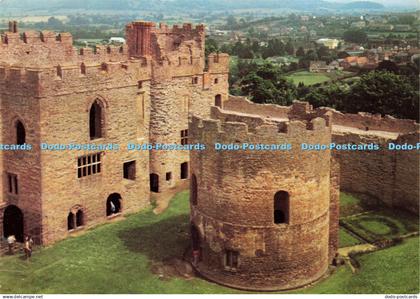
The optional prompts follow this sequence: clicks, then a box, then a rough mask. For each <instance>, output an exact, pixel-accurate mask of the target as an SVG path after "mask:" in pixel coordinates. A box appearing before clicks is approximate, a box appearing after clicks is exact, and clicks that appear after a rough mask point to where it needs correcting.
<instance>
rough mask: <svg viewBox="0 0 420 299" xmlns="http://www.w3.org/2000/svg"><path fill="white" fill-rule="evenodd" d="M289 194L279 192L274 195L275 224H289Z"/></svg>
mask: <svg viewBox="0 0 420 299" xmlns="http://www.w3.org/2000/svg"><path fill="white" fill-rule="evenodd" d="M289 206H290V200H289V193H287V192H286V191H279V192H277V193H276V194H275V195H274V223H276V224H281V223H289Z"/></svg>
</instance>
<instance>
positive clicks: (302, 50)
mask: <svg viewBox="0 0 420 299" xmlns="http://www.w3.org/2000/svg"><path fill="white" fill-rule="evenodd" d="M296 56H297V57H303V56H305V50H304V49H303V47H299V49H297V51H296Z"/></svg>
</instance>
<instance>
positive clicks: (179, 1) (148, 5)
mask: <svg viewBox="0 0 420 299" xmlns="http://www.w3.org/2000/svg"><path fill="white" fill-rule="evenodd" d="M0 6H1V8H4V9H16V8H19V9H21V10H23V11H30V10H57V9H87V10H133V9H134V10H136V9H138V10H149V11H150V10H152V11H168V10H185V11H190V10H203V11H208V10H230V9H252V8H254V9H255V8H271V9H281V8H283V9H294V10H300V11H314V10H319V9H344V10H348V9H359V10H373V9H375V10H376V9H383V8H384V6H383V5H382V4H379V3H376V2H372V1H356V2H351V3H334V2H330V1H325V0H293V1H290V0H240V1H238V0H37V1H34V0H3V1H1V0H0Z"/></svg>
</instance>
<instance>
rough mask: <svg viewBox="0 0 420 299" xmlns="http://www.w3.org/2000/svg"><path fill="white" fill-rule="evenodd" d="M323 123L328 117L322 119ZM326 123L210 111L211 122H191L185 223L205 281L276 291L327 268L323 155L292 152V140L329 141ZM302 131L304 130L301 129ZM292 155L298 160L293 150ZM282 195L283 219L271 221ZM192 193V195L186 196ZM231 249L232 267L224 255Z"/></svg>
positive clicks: (327, 176) (327, 172)
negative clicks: (195, 236) (195, 145)
mask: <svg viewBox="0 0 420 299" xmlns="http://www.w3.org/2000/svg"><path fill="white" fill-rule="evenodd" d="M325 117H326V119H328V116H325ZM326 119H322V118H316V119H313V120H312V121H310V123H311V125H309V124H307V123H306V122H305V121H303V120H302V121H299V120H295V121H291V122H290V123H281V122H277V121H273V120H270V119H266V118H261V117H260V116H245V115H244V114H235V113H232V112H222V111H221V110H219V109H218V108H216V107H214V108H212V119H205V120H202V119H199V118H195V117H194V118H193V120H192V122H191V123H190V132H191V134H192V138H193V140H192V142H201V143H204V144H205V145H206V147H207V149H206V150H205V151H193V152H192V154H191V169H192V174H193V175H194V176H195V177H196V179H197V203H194V202H191V220H192V223H193V225H194V226H195V227H196V228H197V229H198V231H199V234H200V239H201V250H202V254H201V256H202V260H201V261H200V262H199V263H198V264H197V265H196V267H197V269H198V271H199V272H200V273H201V274H202V275H204V276H205V277H207V278H209V279H211V280H213V281H216V282H218V283H221V284H225V285H228V286H233V287H236V288H241V289H253V290H279V289H289V288H295V287H299V286H302V285H305V284H308V283H310V282H312V281H314V280H317V279H318V278H320V277H321V276H322V275H323V274H324V273H325V271H326V270H327V268H328V262H329V261H328V254H329V253H328V252H329V249H328V248H329V245H328V243H329V229H330V228H329V227H330V225H329V221H330V216H329V213H330V200H331V196H330V188H331V186H330V152H329V151H324V152H305V153H300V150H299V146H298V144H300V142H301V141H302V140H304V139H306V140H310V141H313V142H315V141H316V142H327V143H328V142H330V140H331V127H327V126H326ZM308 127H310V128H312V129H309V130H308V129H307V128H308ZM215 142H219V143H225V144H230V143H234V144H235V143H236V144H241V143H244V142H245V143H265V144H279V143H291V144H292V148H293V149H292V150H291V151H284V152H281V151H280V152H278V151H277V152H276V151H216V150H215V149H214V143H215ZM296 151H299V155H298V154H297V153H296ZM280 190H284V191H287V192H288V193H289V195H290V207H289V211H290V218H289V219H290V220H289V223H287V224H275V223H274V220H273V214H274V195H275V194H276V192H278V191H280ZM191 192H193V191H191ZM226 250H234V251H237V252H239V265H238V267H237V268H236V269H230V268H227V267H226V265H225V251H226Z"/></svg>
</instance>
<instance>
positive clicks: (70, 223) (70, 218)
mask: <svg viewBox="0 0 420 299" xmlns="http://www.w3.org/2000/svg"><path fill="white" fill-rule="evenodd" d="M73 229H75V223H74V214H73V213H72V212H70V213H69V215H68V216H67V230H73Z"/></svg>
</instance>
